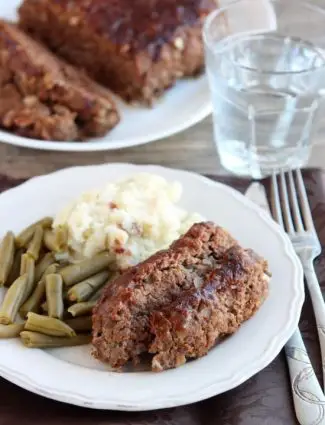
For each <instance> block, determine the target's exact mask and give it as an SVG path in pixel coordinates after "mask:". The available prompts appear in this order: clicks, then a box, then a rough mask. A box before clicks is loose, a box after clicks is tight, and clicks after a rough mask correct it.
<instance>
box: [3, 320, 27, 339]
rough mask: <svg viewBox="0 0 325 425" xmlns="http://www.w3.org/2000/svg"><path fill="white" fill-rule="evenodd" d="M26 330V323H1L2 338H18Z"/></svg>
mask: <svg viewBox="0 0 325 425" xmlns="http://www.w3.org/2000/svg"><path fill="white" fill-rule="evenodd" d="M23 330H24V323H12V324H11V325H0V339H7V338H16V337H18V336H19V335H20V332H22V331H23Z"/></svg>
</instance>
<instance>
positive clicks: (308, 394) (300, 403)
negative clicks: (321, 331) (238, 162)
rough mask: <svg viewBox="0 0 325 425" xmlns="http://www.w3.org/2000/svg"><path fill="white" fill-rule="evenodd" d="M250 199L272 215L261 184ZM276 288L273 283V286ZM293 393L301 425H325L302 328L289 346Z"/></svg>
mask: <svg viewBox="0 0 325 425" xmlns="http://www.w3.org/2000/svg"><path fill="white" fill-rule="evenodd" d="M245 195H246V197H247V198H248V199H249V200H251V201H252V202H254V203H255V204H257V205H258V206H259V207H260V208H262V209H263V210H264V211H265V212H267V213H268V214H269V215H271V211H270V207H269V203H268V200H267V196H266V191H265V188H264V186H263V185H262V184H261V183H258V182H254V183H252V184H251V185H250V186H249V188H248V189H247V191H246V194H245ZM270 284H271V285H272V280H271V283H270ZM284 348H285V354H286V359H287V363H288V367H289V374H290V381H291V390H292V394H293V402H294V406H295V411H296V416H297V419H298V421H299V423H300V425H325V396H324V393H323V391H322V388H321V386H320V385H319V382H318V379H317V377H316V375H315V371H314V369H313V367H312V364H311V361H310V359H309V356H308V353H307V350H306V347H305V344H304V342H303V339H302V336H301V333H300V331H299V328H297V330H296V331H295V332H294V334H293V335H292V337H291V338H290V339H289V341H288V342H287V344H286V345H285V347H284Z"/></svg>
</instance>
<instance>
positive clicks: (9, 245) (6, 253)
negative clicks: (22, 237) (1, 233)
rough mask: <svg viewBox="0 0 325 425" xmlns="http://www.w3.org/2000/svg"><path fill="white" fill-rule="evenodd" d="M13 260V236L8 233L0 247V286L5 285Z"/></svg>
mask: <svg viewBox="0 0 325 425" xmlns="http://www.w3.org/2000/svg"><path fill="white" fill-rule="evenodd" d="M14 258H15V235H14V234H13V233H12V232H8V233H7V234H6V235H5V237H4V238H3V239H2V242H1V245H0V286H3V285H5V283H6V281H7V279H8V276H9V274H10V271H11V268H12V266H13V263H14Z"/></svg>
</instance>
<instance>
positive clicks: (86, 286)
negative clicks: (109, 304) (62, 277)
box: [68, 271, 109, 303]
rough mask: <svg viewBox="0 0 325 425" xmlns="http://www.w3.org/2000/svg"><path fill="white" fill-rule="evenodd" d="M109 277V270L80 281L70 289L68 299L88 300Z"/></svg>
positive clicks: (74, 300)
mask: <svg viewBox="0 0 325 425" xmlns="http://www.w3.org/2000/svg"><path fill="white" fill-rule="evenodd" d="M108 277H109V272H108V271H103V272H101V273H98V274H96V275H94V276H91V277H89V278H88V279H85V280H83V281H82V282H80V283H77V284H76V285H74V286H73V287H72V288H71V289H69V291H68V300H69V301H72V302H78V303H80V302H83V301H87V300H88V299H89V298H90V297H91V295H92V294H93V293H94V292H95V291H96V290H97V289H99V288H100V287H101V286H103V285H104V283H106V282H107V280H108Z"/></svg>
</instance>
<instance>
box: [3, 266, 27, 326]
mask: <svg viewBox="0 0 325 425" xmlns="http://www.w3.org/2000/svg"><path fill="white" fill-rule="evenodd" d="M27 284H28V276H27V274H24V275H23V276H20V277H19V278H18V279H17V280H15V282H14V283H13V284H12V285H11V286H10V288H9V289H8V291H7V292H6V294H5V297H4V300H3V302H2V305H1V307H0V324H2V325H9V324H10V323H13V322H14V320H15V318H16V316H17V313H18V310H19V309H20V307H21V306H22V304H23V302H24V298H25V295H26V290H27Z"/></svg>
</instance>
